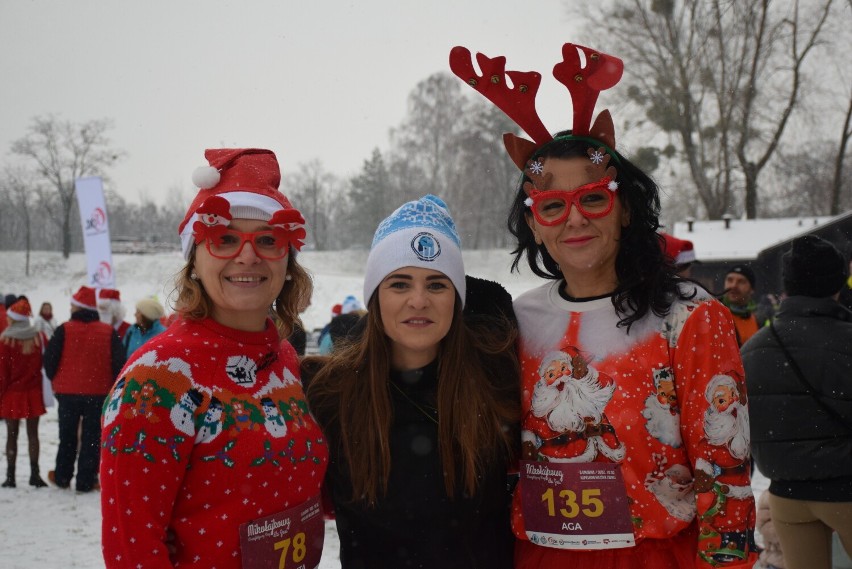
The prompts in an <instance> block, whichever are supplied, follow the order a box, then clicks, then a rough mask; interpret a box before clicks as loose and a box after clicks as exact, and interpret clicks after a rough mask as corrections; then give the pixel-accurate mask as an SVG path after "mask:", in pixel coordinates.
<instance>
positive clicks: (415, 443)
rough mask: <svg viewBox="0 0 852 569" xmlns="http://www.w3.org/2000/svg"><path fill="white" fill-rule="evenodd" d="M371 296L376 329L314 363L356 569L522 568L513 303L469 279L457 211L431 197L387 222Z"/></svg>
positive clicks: (334, 483) (343, 530)
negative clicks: (514, 484)
mask: <svg viewBox="0 0 852 569" xmlns="http://www.w3.org/2000/svg"><path fill="white" fill-rule="evenodd" d="M468 286H470V287H471V288H470V289H468ZM364 298H365V299H368V304H367V315H366V316H365V317H364V318H362V322H361V323H362V324H363V331H362V332H360V333H359V334H355V335H354V336H353V339H352V341H351V342H350V343H347V344H346V345H345V346H344V347H342V348H341V349H340V350H339V351H335V352H334V353H333V354H332V355H331V356H330V357H327V358H308V359H306V360H305V362H304V363H303V381H305V383H306V386H307V387H306V393H307V395H308V404H309V406H310V408H311V412H312V413H313V414H314V416H315V417H316V418H317V420H318V422H319V423H320V425H321V426H322V428H323V431H324V433H325V434H326V436H327V438H328V442H329V451H330V461H329V471H328V473H327V475H326V486H325V490H326V492H327V494H328V496H329V497H330V498H331V502H332V504H333V506H334V510H335V515H336V522H337V530H338V534H339V536H340V561H341V565H342V567H343V569H361V568H370V569H382V568H389V569H390V568H394V569H396V568H400V567H419V568H422V569H438V568H440V569H477V568H488V569H492V568H495V569H510V568H511V567H512V556H513V548H514V541H515V538H514V536H513V535H512V533H511V531H510V527H509V518H510V490H509V487H508V486H509V485H508V484H507V480H508V473H509V471H510V470H511V469H512V468H513V466H514V461H515V459H516V457H517V455H518V450H519V449H518V445H519V431H518V420H519V409H518V408H519V402H520V395H519V392H518V389H519V388H518V385H519V382H518V364H517V360H516V356H515V353H514V350H513V341H514V335H515V327H514V324H513V323H512V320H511V317H510V316H509V315H511V314H512V308H511V297H510V296H509V294H508V293H507V292H506V291H505V290H504V289H503V288H502V287H501V286H500V285H498V284H496V283H490V282H488V281H483V280H480V279H472V278H469V277H465V275H464V266H463V263H462V259H461V251H460V246H459V240H458V235H457V234H456V231H455V227H454V224H453V221H452V219H451V218H450V216H449V213H448V212H447V210H446V206H445V205H444V204H443V202H442V201H441V200H440V199H439V198H436V197H435V196H426V197H424V198H421V199H420V200H418V201H414V202H409V203H406V204H404V205H403V206H402V207H400V208H399V209H398V210H397V211H395V212H394V213H393V214H392V215H391V216H390V217H389V218H387V219H386V220H385V221H383V222H382V223H381V224H380V225H379V228H378V230H377V232H376V236H375V238H374V240H373V247H372V249H371V252H370V256H369V258H368V260H367V267H366V278H365V283H364ZM311 376H313V377H312V378H311Z"/></svg>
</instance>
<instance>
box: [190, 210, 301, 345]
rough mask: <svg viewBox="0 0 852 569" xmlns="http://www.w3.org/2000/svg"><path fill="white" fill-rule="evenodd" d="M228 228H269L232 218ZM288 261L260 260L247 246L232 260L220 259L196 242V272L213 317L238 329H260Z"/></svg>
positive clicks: (243, 246)
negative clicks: (208, 299)
mask: <svg viewBox="0 0 852 569" xmlns="http://www.w3.org/2000/svg"><path fill="white" fill-rule="evenodd" d="M229 227H230V229H234V230H236V231H241V232H244V233H251V232H257V231H263V230H267V229H270V227H269V225H268V224H267V223H266V222H265V221H259V220H253V219H234V220H233V221H231V224H230V226H229ZM288 259H289V256H285V257H283V258H282V259H277V260H274V261H269V260H266V259H262V258H261V257H259V256H258V255H257V252H256V251H255V250H254V248H253V247H252V245H251V244H250V243H244V244H243V245H242V248H241V249H240V250H239V252H238V253H237V255H236V257H234V258H233V259H219V258H216V257H214V256H213V255H211V254H210V252H209V251H208V250H207V248H206V247H205V245H204V244H203V243H199V244H198V246H197V247H196V248H195V273H196V274H197V275H198V279H199V281H200V282H201V284H202V285H203V286H204V290H205V291H206V292H207V295H208V296H209V297H210V301H211V303H212V304H213V310H212V314H211V316H212V318H213V319H214V320H215V321H216V322H218V323H220V324H223V325H225V326H228V327H231V328H235V329H237V330H246V331H259V330H263V328H264V327H265V326H266V318H267V316H268V314H269V308H270V306H272V303H273V301H274V300H275V298H276V297H277V296H278V294H279V293H280V292H281V289H282V288H283V287H284V279H285V278H286V276H287V263H288Z"/></svg>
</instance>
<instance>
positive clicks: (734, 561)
mask: <svg viewBox="0 0 852 569" xmlns="http://www.w3.org/2000/svg"><path fill="white" fill-rule="evenodd" d="M562 287H564V281H556V282H552V283H548V284H545V285H543V286H541V287H539V288H536V289H533V290H531V291H529V292H527V293H525V294H524V295H521V296H520V297H518V298H517V299H516V300H515V303H514V308H515V313H516V315H517V318H518V323H519V327H520V341H519V355H520V358H521V374H522V375H521V389H522V395H521V398H522V410H521V412H522V426H521V428H522V444H523V453H524V456H523V458H524V459H525V460H533V461H548V462H556V463H559V462H562V463H568V462H609V463H617V464H619V465H620V469H621V473H622V476H623V481H624V492H625V493H626V497H627V504H628V506H629V508H628V510H629V514H628V515H629V517H630V522H631V524H630V525H631V526H632V528H633V534H634V537H635V540H636V543H637V545H640V544H641V543H642V541H643V540H646V539H656V540H667V539H671V538H673V537H674V536H676V535H678V534H680V533H681V532H683V531H685V530H687V528H688V527H689V526H691V525H692V524H696V525H697V530H698V531H697V534H698V538H697V544H695V547H696V548H697V552H696V555H695V565H694V566H695V567H751V565H752V564H753V563H754V561H755V560H756V558H757V557H756V550H755V547H754V542H753V533H754V521H755V520H754V515H755V509H754V499H753V496H752V492H751V487H750V480H749V475H750V469H749V428H748V411H747V407H746V392H745V382H744V381H743V369H742V363H741V360H740V355H739V350H738V348H737V342H736V336H735V334H734V328H733V322H732V321H731V316H730V313H729V312H728V311H727V310H726V309H725V307H724V306H723V305H722V304H720V303H719V302H717V301H716V300H715V299H713V298H712V297H710V296H709V295H708V294H707V293H706V291H704V290H701V289H695V288H694V287H693V286H692V285H687V284H681V287H682V290H683V291H685V292H686V293H687V296H689V295H690V294H693V293H694V295H695V296H693V297H692V299H691V300H686V301H684V300H676V301H675V302H674V303H673V304H672V306H671V309H670V311H669V313H668V314H667V315H666V316H664V317H658V316H656V315H654V314H653V313H649V314H648V315H647V316H645V317H644V318H642V319H641V320H640V321H638V322H635V323H634V324H633V325H632V327H631V328H630V331H629V333H627V331H626V329H625V328H623V327H621V328H619V327H617V322H618V320H619V317H618V316H617V315H616V312H615V309H614V307H613V305H612V299H611V298H610V297H605V298H596V299H590V300H585V301H571V300H568V299H567V298H564V297H563V296H562V295H561V294H560V289H561V288H562ZM522 470H523V469H522ZM523 485H524V480H523V478H522V480H521V482H520V486H519V488H518V489H517V490H516V492H515V495H514V505H513V529H514V531H515V534H516V536H517V537H518V538H520V539H531V538H532V539H535V536H534V535H533V536H530V535H528V534H527V533H526V529H525V525H524V512H525V508H526V509H535V508H541V507H542V506H541V504H539V503H529V504H524V503H523V498H522V492H521V488H522V487H523ZM530 502H532V501H530ZM536 502H537V501H536ZM540 543H541V542H540ZM548 550H549V551H542V550H538V551H539V552H540V553H541V554H543V555H545V558H544V559H549V560H550V561H551V562H553V563H561V562H563V561H566V560H567V559H568V558H566V557H562V556H561V555H564V554H569V552H566V551H564V550H560V549H550V548H548ZM622 551H624V555H627V556H629V555H631V554H630V551H631V549H630V548H626V549H624V550H622ZM548 555H553V557H547V556H548ZM570 555H574V557H571V558H570V559H571V560H572V561H574V562H577V561H578V560H581V559H584V557H577V556H576V555H581V556H583V555H592V556H594V555H595V553H594V552H588V551H575V553H574V554H570ZM585 560H586V562H591V561H592V559H591V558H585ZM547 566H551V565H547Z"/></svg>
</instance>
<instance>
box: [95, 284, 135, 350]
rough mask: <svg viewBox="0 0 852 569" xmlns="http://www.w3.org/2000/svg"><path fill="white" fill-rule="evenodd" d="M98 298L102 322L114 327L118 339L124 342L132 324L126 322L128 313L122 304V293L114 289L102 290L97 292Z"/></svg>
mask: <svg viewBox="0 0 852 569" xmlns="http://www.w3.org/2000/svg"><path fill="white" fill-rule="evenodd" d="M97 297H98V314H99V315H100V318H101V322H106V323H107V324H109V325H110V326H112V327H113V329H115V331H116V333H117V334H118V337H119V338H120V339H121V340H124V335H125V334H127V330H128V328H130V322H127V321H125V320H124V316H125V315H126V314H127V311H126V310H125V308H124V305H122V304H121V291H119V290H118V289H114V288H101V289H98V290H97Z"/></svg>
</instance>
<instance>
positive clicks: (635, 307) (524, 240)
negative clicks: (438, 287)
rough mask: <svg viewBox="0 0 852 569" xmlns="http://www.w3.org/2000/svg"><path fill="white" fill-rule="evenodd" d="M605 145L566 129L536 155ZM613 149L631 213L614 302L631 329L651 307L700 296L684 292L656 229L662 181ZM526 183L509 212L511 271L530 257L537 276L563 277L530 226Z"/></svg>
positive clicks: (568, 154)
mask: <svg viewBox="0 0 852 569" xmlns="http://www.w3.org/2000/svg"><path fill="white" fill-rule="evenodd" d="M600 146H602V145H601V144H599V143H596V142H595V141H594V140H591V139H587V138H579V137H577V138H575V137H572V136H571V132H570V131H563V132H560V133H558V134H557V135H556V136H555V137H554V139H553V140H552V141H550V142H548V143H547V144H545V145H544V146H542V147H541V148H540V149H538V150H537V151H536V153H535V154H534V155H533V158H573V157H577V156H583V157H587V156H588V154H587V151H588V149H590V148H599V147H600ZM609 152H610V155H611V156H612V157H613V160H612V162H610V164H611V165H612V166H615V168H616V170H617V171H618V174H617V176H616V181H617V182H618V194H617V195H618V199H619V200H620V201H621V205H622V207H624V208H625V209H626V210H627V211H628V212H629V214H630V222H629V224H628V225H627V226H626V227H624V228H623V229H622V231H621V240H620V244H619V248H618V255H617V256H616V260H615V272H616V277H617V279H618V287H617V289H616V291H615V294H614V295H613V297H612V304H613V306H614V307H615V311H616V313H617V314H618V316H619V317H620V320H619V322H618V326H619V327H626V328H627V331H628V333H629V331H630V326H631V325H632V324H633V323H634V322H637V321H639V320H641V319H642V318H643V317H644V316H645V315H646V314H647V313H648V310H651V311H653V313H654V314H656V315H657V316H664V315H665V314H667V313H668V311H669V308H670V307H671V305H672V303H673V302H674V301H675V299H676V298H680V299H683V300H688V299H690V298H692V297H694V296H695V294H696V291H694V290H693V292H692V293H691V294H688V295H687V293H684V292H682V291H681V290H680V288H679V286H678V283H680V282H682V281H683V280H684V279H682V278H681V277H678V276H677V274H676V272H675V267H674V264H673V263H672V261H671V260H670V259H668V258H667V257H666V256H665V255H663V249H662V244H663V241H662V237H661V236H660V235H659V234H658V233H657V230H658V229H659V227H660V194H659V189H658V188H657V184H655V183H654V181H653V180H652V179H651V178H650V177H649V176H648V175H647V174H645V173H644V172H642V170H640V169H639V168H638V167H636V166H635V165H634V164H632V163H631V162H630V161H629V160H627V159H626V158H625V157H624V156H622V155H621V154H619V153H618V152H616V151H615V150H611V151H609ZM526 181H530V179H529V178H528V177H527V176H526V175H525V174H524V175H522V176H521V179H520V181H519V182H518V187H517V192H516V193H515V199H514V201H513V202H512V207H511V209H510V210H509V219H508V225H509V231H510V232H511V233H512V235H514V236H515V239H516V240H517V246H516V247H515V249H514V250H513V251H512V255H513V256H514V260H513V261H512V270H513V271H517V270H518V265H519V264H520V262H521V257H526V260H527V264H528V265H529V267H530V269H531V270H532V272H533V273H535V274H536V275H538V276H540V277H542V278H546V279H554V280H558V279H563V278H564V277H563V274H562V271H561V270H560V268H559V264H558V263H557V262H556V261H555V260H554V259H553V257H551V256H550V253H548V252H547V249H546V248H545V246H544V245H538V244H537V243H536V242H535V237H534V236H533V232H532V230H531V229H530V227H529V225H527V220H526V216H527V215H529V208H528V207H527V206H526V204H525V203H524V200H526V198H527V195H526V193H525V192H524V190H523V184H524V182H526Z"/></svg>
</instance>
